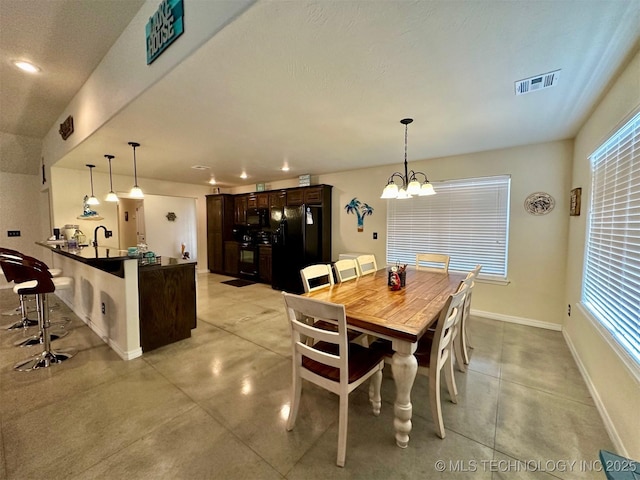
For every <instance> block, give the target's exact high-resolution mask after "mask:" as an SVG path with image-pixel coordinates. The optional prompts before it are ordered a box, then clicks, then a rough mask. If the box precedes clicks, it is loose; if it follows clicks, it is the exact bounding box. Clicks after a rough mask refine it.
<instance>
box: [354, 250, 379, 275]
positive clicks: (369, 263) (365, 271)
mask: <svg viewBox="0 0 640 480" xmlns="http://www.w3.org/2000/svg"><path fill="white" fill-rule="evenodd" d="M356 263H357V264H358V270H359V273H360V276H361V277H362V276H363V275H369V274H371V273H375V272H376V270H378V265H377V264H376V257H375V255H360V256H359V257H356Z"/></svg>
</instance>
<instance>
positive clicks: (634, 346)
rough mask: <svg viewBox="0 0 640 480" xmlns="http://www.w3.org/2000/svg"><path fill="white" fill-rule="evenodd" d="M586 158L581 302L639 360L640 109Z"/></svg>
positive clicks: (638, 361)
mask: <svg viewBox="0 0 640 480" xmlns="http://www.w3.org/2000/svg"><path fill="white" fill-rule="evenodd" d="M590 160H591V164H592V185H591V191H592V193H591V209H590V212H589V224H588V227H587V240H586V242H587V245H586V255H585V264H584V276H583V284H582V303H583V304H584V305H585V307H586V308H587V309H588V310H589V311H590V312H591V314H592V315H593V316H594V317H595V318H596V320H597V321H598V322H600V323H601V324H602V325H603V326H604V327H605V328H606V329H607V330H608V331H609V332H610V333H611V335H612V336H613V338H614V339H615V340H616V342H618V343H619V344H620V345H621V346H622V347H623V348H624V349H625V350H626V351H627V352H628V353H629V354H630V355H631V357H632V358H633V359H634V360H635V362H636V363H638V364H640V319H639V317H640V113H639V114H637V115H636V116H635V117H634V118H632V119H631V120H630V121H629V122H628V123H627V124H625V125H624V126H623V127H622V128H621V129H620V130H618V131H617V132H616V133H615V134H614V135H613V136H612V137H611V138H610V139H609V140H607V142H605V143H604V144H603V145H602V146H601V147H600V148H598V150H596V151H595V152H594V153H593V154H592V155H591V157H590Z"/></svg>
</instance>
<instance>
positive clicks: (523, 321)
mask: <svg viewBox="0 0 640 480" xmlns="http://www.w3.org/2000/svg"><path fill="white" fill-rule="evenodd" d="M471 315H473V316H476V317H482V318H488V319H490V320H499V321H501V322H508V323H517V324H519V325H527V326H529V327H537V328H544V329H547V330H556V331H558V332H560V331H562V325H560V324H558V323H551V322H543V321H542V320H534V319H532V318H524V317H514V316H512V315H503V314H501V313H493V312H483V311H481V310H474V309H473V308H472V309H471Z"/></svg>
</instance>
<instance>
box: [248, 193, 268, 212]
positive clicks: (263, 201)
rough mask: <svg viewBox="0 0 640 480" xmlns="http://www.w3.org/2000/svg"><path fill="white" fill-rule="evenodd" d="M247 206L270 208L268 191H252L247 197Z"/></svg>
mask: <svg viewBox="0 0 640 480" xmlns="http://www.w3.org/2000/svg"><path fill="white" fill-rule="evenodd" d="M247 208H269V194H268V193H252V194H249V196H248V197H247Z"/></svg>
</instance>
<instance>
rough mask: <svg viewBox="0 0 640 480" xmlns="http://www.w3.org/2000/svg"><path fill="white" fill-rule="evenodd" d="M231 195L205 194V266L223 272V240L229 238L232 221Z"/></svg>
mask: <svg viewBox="0 0 640 480" xmlns="http://www.w3.org/2000/svg"><path fill="white" fill-rule="evenodd" d="M233 208H234V199H233V196H232V195H207V267H208V268H209V271H210V272H215V273H224V241H225V240H226V239H228V238H231V231H232V229H233V222H234V211H233Z"/></svg>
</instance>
